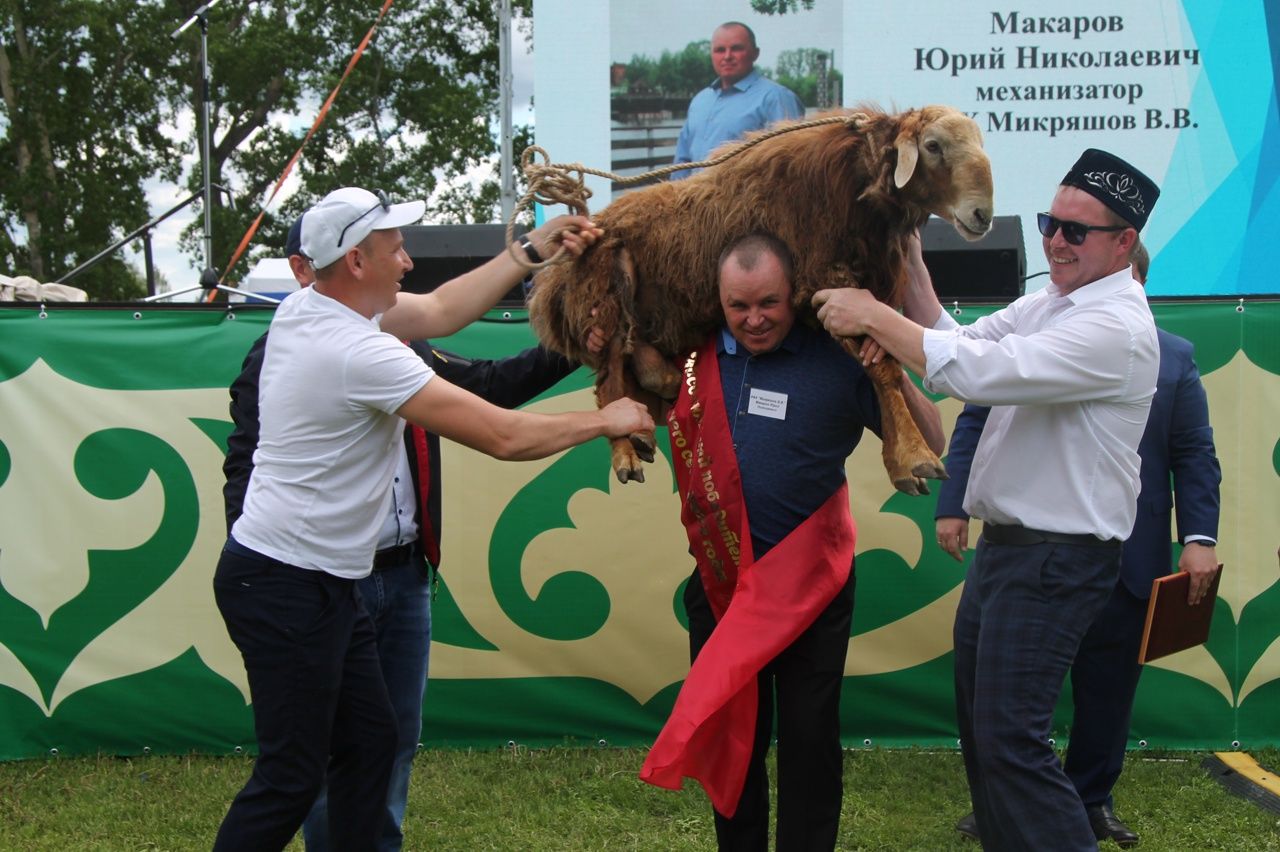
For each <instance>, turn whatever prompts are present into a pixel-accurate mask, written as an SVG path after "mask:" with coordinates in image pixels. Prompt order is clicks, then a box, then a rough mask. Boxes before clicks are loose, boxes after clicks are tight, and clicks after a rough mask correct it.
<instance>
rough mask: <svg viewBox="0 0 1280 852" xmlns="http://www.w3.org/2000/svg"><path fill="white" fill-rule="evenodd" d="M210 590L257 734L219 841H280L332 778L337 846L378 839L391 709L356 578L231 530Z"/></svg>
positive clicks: (228, 845) (234, 845)
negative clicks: (239, 667) (267, 548)
mask: <svg viewBox="0 0 1280 852" xmlns="http://www.w3.org/2000/svg"><path fill="white" fill-rule="evenodd" d="M213 591H214V598H215V599H216V601H217V603H218V610H219V611H220V612H221V613H222V617H223V619H224V621H225V622H226V625H227V632H228V633H229V634H230V635H231V640H232V641H233V642H235V644H236V647H237V648H239V650H240V653H241V655H242V656H243V658H244V666H245V672H246V673H247V674H248V677H249V692H250V695H251V697H252V701H253V723H254V732H255V734H256V735H257V741H258V759H257V761H255V762H254V765H253V774H252V776H251V777H250V778H249V781H248V783H246V784H245V786H244V788H243V789H242V790H241V791H240V793H239V794H238V795H237V796H236V798H235V801H234V802H232V803H231V808H230V809H229V810H228V811H227V815H226V818H225V819H224V820H223V822H222V826H221V827H220V828H219V830H218V837H217V840H216V841H215V843H214V849H215V850H218V852H221V850H227V852H230V851H231V850H242V849H262V850H269V849H283V848H284V847H285V845H286V844H287V843H288V842H289V840H290V839H291V838H292V837H293V835H294V834H295V833H296V832H297V830H298V826H299V825H300V824H301V823H302V820H303V817H305V816H306V813H307V809H308V808H310V807H311V804H312V802H314V801H315V797H316V794H317V793H318V792H319V791H320V789H321V788H322V786H324V785H325V784H326V783H327V784H328V788H329V790H330V800H331V801H332V804H333V819H334V826H335V832H334V835H333V843H334V846H335V847H339V848H342V849H349V850H365V849H372V848H374V847H373V842H374V838H375V837H376V835H377V833H378V828H379V825H380V822H381V818H382V808H380V807H378V806H377V803H378V802H381V801H382V799H383V797H384V795H385V794H384V791H385V790H386V784H387V777H388V775H389V773H390V771H391V765H392V759H393V750H394V746H395V742H394V738H393V737H392V725H393V724H394V716H393V714H392V709H391V705H390V702H389V701H388V699H387V691H386V688H385V687H384V686H383V683H382V672H381V671H380V670H379V666H378V655H377V649H376V647H375V644H374V636H373V624H372V623H371V621H370V618H369V615H368V613H367V612H365V609H364V607H363V606H362V605H361V603H360V594H359V592H358V590H357V589H356V583H355V581H353V580H345V579H342V578H340V577H335V576H333V575H331V574H326V573H325V572H323V571H308V570H306V569H303V568H297V567H294V566H292V565H287V564H285V563H283V562H277V561H276V560H274V559H270V558H268V557H266V556H263V555H262V554H258V553H255V552H253V551H250V550H247V549H245V548H242V547H240V546H239V545H236V544H235V543H234V542H233V541H228V543H227V547H226V548H225V549H224V550H223V551H222V557H221V558H220V559H219V561H218V568H217V571H216V573H215V574H214V579H213ZM374 797H376V798H374Z"/></svg>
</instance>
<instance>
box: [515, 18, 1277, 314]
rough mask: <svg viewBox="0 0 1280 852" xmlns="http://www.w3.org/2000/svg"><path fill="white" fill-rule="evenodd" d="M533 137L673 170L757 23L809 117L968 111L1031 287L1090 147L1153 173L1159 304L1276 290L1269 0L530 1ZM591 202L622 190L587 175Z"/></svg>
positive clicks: (767, 69) (561, 153) (591, 157)
mask: <svg viewBox="0 0 1280 852" xmlns="http://www.w3.org/2000/svg"><path fill="white" fill-rule="evenodd" d="M534 15H535V20H534V56H535V84H534V86H535V105H536V135H537V140H538V144H539V145H541V146H543V147H544V148H546V149H547V151H548V152H549V154H550V156H551V158H552V160H554V161H556V162H565V163H568V162H581V163H583V164H586V165H589V166H592V167H595V168H601V169H610V170H612V171H614V172H615V173H618V174H621V175H633V174H638V173H641V172H643V171H645V170H647V169H649V168H652V167H654V166H656V165H660V164H663V163H666V162H670V161H671V158H672V156H673V155H674V151H675V138H676V136H677V134H678V133H679V131H680V128H681V127H682V126H683V124H684V122H685V119H686V114H687V111H688V103H689V100H690V99H691V98H692V97H693V95H694V94H695V93H696V90H697V89H696V87H699V86H701V87H705V86H706V85H708V84H710V83H711V82H712V80H713V79H714V78H715V74H714V72H713V70H712V64H711V56H710V51H709V43H710V40H711V38H712V33H713V32H714V31H715V29H716V28H717V26H719V25H720V24H722V23H725V22H727V21H740V22H742V23H745V24H747V25H748V26H749V27H751V29H752V30H753V31H754V33H755V35H756V41H757V45H758V47H759V50H760V54H759V57H758V59H757V60H756V68H757V69H759V70H761V72H762V73H763V74H764V75H765V76H767V77H770V78H772V79H773V80H775V81H778V82H780V83H783V84H785V85H788V86H789V87H790V88H792V89H793V90H794V91H796V93H797V95H799V96H800V99H801V101H802V102H803V105H804V109H805V111H806V113H807V114H813V113H815V112H819V111H821V110H822V109H823V108H824V107H825V106H827V105H832V104H834V105H837V106H839V105H843V106H848V107H853V106H857V105H858V104H861V103H872V104H876V105H878V106H880V107H883V108H885V109H889V110H905V109H909V108H912V107H917V106H923V105H926V104H931V103H943V104H948V105H951V106H954V107H956V108H958V109H960V110H962V111H964V112H966V113H969V114H970V115H972V116H973V117H974V118H975V119H976V120H977V122H978V124H979V126H980V127H981V129H982V132H983V134H984V137H985V140H986V147H987V150H988V152H989V153H990V155H991V159H992V166H993V171H994V175H995V184H996V206H997V210H996V212H997V213H998V214H1002V215H1017V216H1020V217H1022V220H1023V233H1024V234H1026V235H1027V241H1028V245H1027V261H1028V264H1027V266H1028V268H1027V272H1028V274H1029V276H1031V277H1030V278H1029V280H1028V282H1027V290H1028V291H1030V290H1034V289H1037V288H1038V287H1040V286H1042V285H1043V282H1044V280H1045V278H1044V277H1042V276H1041V277H1037V273H1043V272H1044V271H1045V270H1046V269H1047V264H1046V263H1045V261H1044V257H1043V253H1042V251H1041V247H1040V245H1039V239H1038V234H1037V232H1036V229H1035V214H1036V213H1037V212H1038V211H1041V210H1045V209H1047V208H1048V206H1049V203H1050V201H1051V200H1052V197H1053V192H1054V189H1055V187H1056V186H1057V184H1058V181H1059V180H1060V179H1061V178H1062V176H1063V175H1064V174H1065V173H1066V172H1067V170H1068V168H1069V167H1070V166H1071V164H1072V163H1073V162H1074V161H1075V159H1076V157H1077V156H1079V154H1080V153H1081V152H1082V151H1083V150H1084V149H1086V148H1102V149H1105V150H1108V151H1111V152H1113V153H1115V154H1117V155H1119V156H1121V157H1123V158H1125V159H1126V160H1129V161H1130V162H1131V163H1133V164H1134V165H1135V166H1137V167H1138V168H1140V169H1142V170H1143V171H1145V172H1146V173H1147V174H1148V175H1150V176H1151V177H1152V178H1153V179H1154V180H1155V181H1156V182H1157V183H1158V184H1159V185H1160V187H1161V189H1162V196H1161V199H1160V202H1159V204H1158V205H1157V206H1156V208H1155V211H1154V213H1153V215H1152V217H1151V220H1150V221H1149V223H1148V225H1147V227H1146V229H1145V231H1144V233H1143V238H1144V240H1145V241H1146V243H1147V246H1148V248H1149V250H1150V251H1151V254H1152V257H1153V261H1152V270H1151V277H1150V280H1149V282H1148V289H1149V291H1150V292H1151V293H1152V295H1156V296H1234V295H1248V294H1273V293H1277V292H1280V282H1278V281H1277V279H1276V276H1275V274H1274V273H1273V272H1272V269H1273V268H1274V263H1273V262H1268V260H1267V259H1265V258H1264V254H1263V253H1264V252H1266V251H1267V250H1268V248H1269V247H1270V244H1271V243H1272V241H1273V240H1274V239H1275V235H1276V234H1277V233H1280V185H1278V182H1277V176H1278V175H1280V118H1278V116H1277V102H1276V89H1277V85H1276V83H1277V67H1278V65H1280V60H1278V59H1277V56H1278V55H1280V6H1277V4H1274V3H1270V4H1268V3H1266V2H1264V0H1233V2H1230V3H1228V2H1225V0H1223V1H1222V2H1211V1H1210V0H1195V2H1191V0H1131V2H1129V3H1125V4H1123V5H1117V4H1114V3H1104V2H1083V3H1078V4H1074V5H1072V6H1071V7H1070V8H1067V7H1064V6H1063V5H1062V4H1060V3H1047V2H1024V3H1021V4H1016V5H1013V6H1006V7H999V8H993V7H991V6H973V5H971V4H956V3H954V2H949V0H917V2H914V3H911V4H890V3H883V2H870V0H811V2H810V0H712V2H704V3H697V4H691V3H687V2H683V0H647V2H645V3H631V2H624V1H623V0H613V2H610V0H600V2H596V3H590V4H582V3H568V2H565V0H538V1H537V2H535V4H534ZM589 185H590V186H591V188H592V190H593V193H594V196H593V198H592V200H591V205H592V209H599V208H600V207H602V206H603V205H604V204H606V203H607V202H608V201H609V200H610V199H611V198H613V197H615V196H616V195H617V194H618V193H620V192H623V191H628V190H627V188H626V187H624V186H619V185H617V184H615V183H614V182H610V181H608V180H605V179H600V178H593V179H592V180H591V181H590V182H589Z"/></svg>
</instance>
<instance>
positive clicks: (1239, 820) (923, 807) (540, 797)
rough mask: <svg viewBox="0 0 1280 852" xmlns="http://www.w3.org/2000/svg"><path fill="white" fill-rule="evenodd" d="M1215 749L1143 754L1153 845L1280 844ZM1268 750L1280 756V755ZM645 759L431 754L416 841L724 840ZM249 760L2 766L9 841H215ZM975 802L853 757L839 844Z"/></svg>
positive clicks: (1141, 811)
mask: <svg viewBox="0 0 1280 852" xmlns="http://www.w3.org/2000/svg"><path fill="white" fill-rule="evenodd" d="M1203 757H1204V754H1202V753H1194V752H1165V753H1161V752H1131V753H1130V756H1129V760H1128V763H1127V765H1126V767H1125V772H1124V775H1123V776H1122V777H1121V779H1120V783H1119V786H1118V787H1117V789H1116V803H1117V804H1116V810H1117V812H1118V813H1119V815H1120V816H1121V817H1122V818H1123V819H1125V820H1126V821H1127V822H1128V823H1129V824H1130V825H1131V826H1132V827H1133V828H1134V829H1135V830H1137V831H1138V833H1139V834H1140V835H1141V836H1142V845H1141V847H1140V848H1142V849H1146V850H1151V852H1156V851H1157V850H1201V849H1229V850H1254V849H1274V850H1280V815H1277V814H1275V813H1270V812H1268V811H1266V810H1263V809H1261V808H1258V807H1256V806H1255V805H1253V804H1250V803H1248V802H1245V801H1244V800H1242V799H1239V798H1237V797H1234V796H1232V795H1229V794H1228V793H1226V792H1225V791H1224V790H1223V789H1222V788H1221V787H1220V786H1219V785H1218V784H1217V782H1215V781H1213V780H1212V779H1211V778H1210V777H1209V775H1208V774H1207V773H1206V772H1205V771H1204V770H1203V769H1201V767H1200V760H1201V759H1202V758H1203ZM1254 757H1255V758H1256V759H1257V760H1258V762H1259V763H1261V764H1262V765H1263V766H1266V767H1268V768H1270V769H1276V768H1277V767H1278V766H1280V751H1277V750H1274V749H1272V750H1265V751H1261V752H1255V753H1254ZM643 759H644V752H643V750H640V749H600V748H553V749H546V750H527V749H523V748H514V749H503V750H500V751H445V750H438V751H436V750H433V751H424V752H422V753H421V754H419V755H418V759H417V762H416V764H415V765H414V774H413V782H412V786H411V788H410V793H409V810H408V815H407V817H406V821H405V848H406V849H410V850H417V849H430V850H463V851H464V852H472V850H497V849H502V850H508V849H509V850H521V852H527V850H597V849H634V850H646V852H651V850H682V849H699V850H706V849H714V848H715V833H714V830H713V828H712V825H711V815H710V809H709V805H707V802H706V797H705V796H704V794H703V793H702V789H701V788H700V787H698V786H697V784H695V783H693V782H686V787H685V789H684V790H683V791H682V792H679V793H674V792H670V791H667V790H660V789H656V788H653V787H650V786H648V785H646V784H643V783H642V782H640V781H639V780H638V779H637V778H636V772H637V771H638V770H639V768H640V764H641V762H642V761H643ZM250 766H251V762H250V759H249V758H242V757H236V758H231V757H207V756H189V757H159V756H149V757H141V758H115V757H96V758H55V759H51V760H30V761H17V762H11V763H0V850H6V852H7V850H22V852H27V850H58V852H63V850H73V849H74V850H80V851H82V852H83V851H87V850H179V849H183V850H185V849H208V848H209V847H210V846H211V845H212V841H213V836H214V834H215V832H216V831H217V827H218V823H219V822H220V820H221V819H222V815H223V814H224V813H225V811H226V808H227V804H228V803H229V802H230V801H231V798H232V796H233V795H234V794H235V792H236V791H237V790H238V789H239V787H240V785H241V784H243V783H244V780H245V778H246V777H247V776H248V773H249V769H250ZM968 809H969V802H968V793H967V790H966V788H965V782H964V771H963V768H962V766H961V762H960V756H959V753H958V752H926V751H918V750H881V749H876V750H855V751H848V752H846V754H845V796H844V809H843V815H842V819H841V825H840V848H841V849H851V850H852V849H919V850H947V849H955V850H968V852H978V846H977V844H976V843H973V842H972V841H966V840H964V839H962V838H961V837H960V836H959V835H958V834H956V833H955V831H954V830H953V829H952V825H953V824H954V823H955V821H956V819H958V818H959V817H960V816H961V815H962V814H963V813H964V812H965V811H967V810H968ZM289 848H290V849H291V850H301V849H302V843H301V841H300V840H295V841H294V843H293V844H292V845H291V846H290V847H289ZM1102 848H1103V850H1106V849H1108V848H1111V849H1115V848H1116V847H1115V846H1114V845H1113V844H1110V843H1108V844H1105V845H1104V846H1103V847H1102Z"/></svg>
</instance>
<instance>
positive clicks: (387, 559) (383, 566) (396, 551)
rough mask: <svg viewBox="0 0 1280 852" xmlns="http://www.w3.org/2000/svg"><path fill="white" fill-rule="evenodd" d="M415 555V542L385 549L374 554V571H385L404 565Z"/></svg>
mask: <svg viewBox="0 0 1280 852" xmlns="http://www.w3.org/2000/svg"><path fill="white" fill-rule="evenodd" d="M412 555H413V542H411V541H410V542H406V543H405V544H397V545H396V546H395V547H384V548H383V549H382V550H379V551H378V552H376V553H374V554H373V570H375V571H385V570H387V569H388V568H394V567H396V566H397V565H403V564H405V563H406V562H408V561H409V557H410V556H412Z"/></svg>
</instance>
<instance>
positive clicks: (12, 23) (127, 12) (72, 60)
mask: <svg viewBox="0 0 1280 852" xmlns="http://www.w3.org/2000/svg"><path fill="white" fill-rule="evenodd" d="M161 11H162V10H161V8H160V7H159V6H158V5H155V4H145V3H138V2H136V0H0V221H2V222H3V225H4V235H3V238H2V239H0V265H2V266H3V267H4V269H5V271H6V272H8V273H9V274H13V275H19V274H22V275H31V276H32V277H34V278H36V279H38V280H42V281H48V280H53V279H55V278H56V277H58V276H59V275H61V274H62V273H64V272H66V271H68V270H69V269H71V268H72V267H74V266H75V265H77V264H78V263H79V262H80V261H82V260H84V259H86V258H88V257H90V256H92V255H94V254H96V253H98V252H99V251H101V250H102V249H103V248H106V247H107V246H108V245H110V244H111V243H112V242H114V241H115V240H117V239H119V238H120V237H122V236H123V235H124V233H125V232H126V230H127V229H128V228H129V226H133V227H136V226H137V225H141V224H142V223H143V222H145V221H146V220H147V218H148V216H147V204H146V199H145V197H144V195H143V190H142V184H143V181H144V180H146V179H147V178H149V177H151V176H152V175H154V174H157V173H159V174H165V175H168V176H169V177H170V179H174V178H176V177H177V169H176V165H175V164H176V159H177V158H176V157H174V150H173V146H172V144H171V143H170V142H169V140H167V139H166V138H165V137H164V135H163V134H162V133H161V132H160V130H159V128H160V127H162V126H163V125H165V124H167V123H169V122H168V119H169V115H170V114H169V112H168V111H167V110H166V108H165V106H164V103H163V101H162V100H160V99H158V98H157V97H156V94H155V91H156V83H155V76H156V75H155V71H156V69H157V68H158V67H161V66H162V65H163V56H164V54H166V53H167V52H168V51H169V50H170V48H169V46H168V45H167V43H166V41H165V40H164V39H161V38H157V32H158V31H159V30H160V29H161V27H162V25H163V21H164V20H165V19H166V17H167V16H165V15H163V14H161ZM73 283H74V284H75V285H76V286H78V287H82V288H84V289H85V290H87V291H88V292H89V293H90V295H91V297H93V298H99V299H102V298H107V299H118V298H128V297H132V296H136V295H139V294H141V293H142V292H144V291H143V290H142V289H140V288H139V287H138V285H137V275H136V272H133V271H131V270H130V269H129V268H128V266H127V265H126V264H125V263H124V262H123V261H121V260H119V259H112V260H111V261H110V262H108V263H106V264H102V265H99V266H98V267H96V268H95V269H93V270H91V271H89V272H87V273H85V274H83V275H81V276H80V277H78V278H76V279H75V281H74V282H73Z"/></svg>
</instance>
